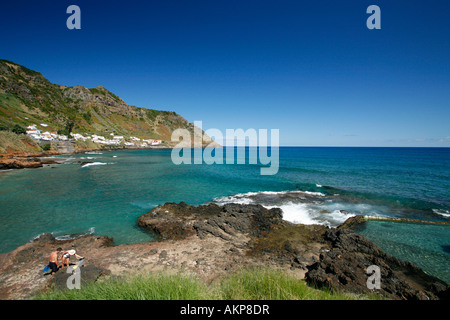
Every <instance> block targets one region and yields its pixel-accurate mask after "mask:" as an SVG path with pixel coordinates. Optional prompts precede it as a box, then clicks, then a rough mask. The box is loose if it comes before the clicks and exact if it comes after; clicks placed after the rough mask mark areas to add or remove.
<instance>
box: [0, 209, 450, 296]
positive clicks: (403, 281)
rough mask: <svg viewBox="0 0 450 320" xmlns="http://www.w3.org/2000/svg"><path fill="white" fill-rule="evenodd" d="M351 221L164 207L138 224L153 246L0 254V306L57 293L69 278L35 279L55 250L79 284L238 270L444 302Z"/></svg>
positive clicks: (84, 244) (82, 242) (109, 243)
mask: <svg viewBox="0 0 450 320" xmlns="http://www.w3.org/2000/svg"><path fill="white" fill-rule="evenodd" d="M351 219H352V220H351V221H347V223H345V224H343V225H341V226H340V227H338V228H333V229H330V228H327V227H325V226H321V225H301V224H292V223H289V222H286V221H284V220H283V219H282V211H281V209H278V208H272V209H270V210H269V209H266V208H264V207H262V206H261V205H241V204H227V205H224V206H218V205H215V204H208V205H202V206H192V205H188V204H186V203H184V202H181V203H178V204H177V203H166V204H165V205H162V206H158V207H156V208H155V209H153V210H151V211H150V212H148V213H146V214H144V215H142V216H141V217H139V219H138V221H137V224H138V226H140V227H142V228H144V229H145V230H148V231H149V232H152V233H153V234H154V235H155V236H156V237H157V240H156V241H151V242H147V243H140V244H129V245H120V246H114V245H113V240H112V239H111V238H108V237H98V236H82V235H81V236H80V235H76V236H73V237H72V238H73V239H71V240H57V239H55V238H53V236H52V235H50V234H46V235H42V236H41V237H40V238H38V239H36V240H34V241H33V242H30V243H27V244H25V245H23V246H20V247H18V248H17V249H16V250H14V251H12V252H10V253H6V254H1V255H0V292H1V298H2V299H23V298H29V297H31V296H32V295H33V294H35V293H36V292H39V291H40V290H43V289H45V288H47V287H49V286H57V287H60V288H64V284H65V281H66V279H67V277H68V275H67V274H66V273H65V270H64V269H62V270H61V271H58V272H57V274H56V275H55V276H44V275H43V274H42V269H43V267H44V266H45V265H46V264H47V263H48V256H49V254H50V252H51V251H53V250H55V249H56V248H57V247H62V248H63V249H64V250H67V249H70V248H76V249H77V251H78V252H79V254H80V255H82V256H83V257H85V258H86V262H85V263H84V265H83V267H81V274H82V277H83V274H85V275H86V277H84V278H83V280H82V281H96V280H97V279H98V278H100V277H108V276H109V275H114V276H121V275H126V274H129V273H134V272H136V271H137V270H139V272H160V271H172V272H180V271H187V272H191V273H194V274H196V275H197V276H198V277H199V278H201V279H204V280H206V281H208V282H209V281H214V280H215V279H218V278H220V277H221V276H224V275H226V274H228V273H230V272H235V271H237V270H239V269H241V268H252V267H268V268H272V269H275V270H279V272H283V273H289V274H291V275H293V276H295V277H297V278H298V279H303V278H305V279H306V281H307V282H308V283H311V284H314V285H316V286H319V287H326V288H332V289H335V290H339V291H346V292H353V293H363V294H367V293H372V292H375V293H379V294H381V295H384V296H386V297H387V298H389V299H424V300H425V299H446V298H448V292H449V289H448V286H447V285H446V284H445V283H443V282H442V281H440V280H438V279H436V278H433V277H431V276H428V275H426V274H425V273H424V272H422V270H420V269H419V268H418V267H416V266H414V265H412V264H410V263H406V262H403V261H400V260H398V259H396V258H394V257H392V256H390V255H387V254H385V253H383V252H382V251H381V250H380V248H379V247H378V246H376V245H375V244H374V243H372V242H370V241H368V240H367V239H365V238H364V237H363V236H361V235H359V234H356V233H355V232H354V231H353V230H352V229H350V228H349V226H351V227H353V226H355V225H358V224H359V223H362V222H363V219H359V220H358V218H351ZM73 262H76V261H73ZM371 265H377V266H379V268H380V269H381V289H380V290H376V291H371V290H369V289H368V288H367V285H366V282H367V278H368V276H369V275H368V274H367V268H368V267H369V266H371Z"/></svg>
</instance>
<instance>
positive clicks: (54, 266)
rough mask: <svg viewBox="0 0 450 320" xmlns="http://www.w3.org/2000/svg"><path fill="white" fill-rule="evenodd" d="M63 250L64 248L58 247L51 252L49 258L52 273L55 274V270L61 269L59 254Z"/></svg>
mask: <svg viewBox="0 0 450 320" xmlns="http://www.w3.org/2000/svg"><path fill="white" fill-rule="evenodd" d="M61 251H62V249H61V248H58V249H56V251H53V252H52V253H50V259H49V263H48V266H49V267H50V269H51V270H52V274H55V272H56V271H58V269H59V265H58V254H59V253H60V252H61Z"/></svg>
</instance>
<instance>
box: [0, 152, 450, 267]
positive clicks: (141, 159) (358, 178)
mask: <svg viewBox="0 0 450 320" xmlns="http://www.w3.org/2000/svg"><path fill="white" fill-rule="evenodd" d="M170 155H171V150H156V149H153V150H120V151H110V152H104V153H103V154H80V155H71V156H67V157H59V158H64V159H67V161H65V162H64V163H63V164H61V165H52V166H48V167H45V168H40V169H25V170H15V171H8V172H2V173H0V217H1V221H2V223H1V224H0V252H8V251H11V250H13V249H14V248H16V247H17V246H19V245H21V244H23V243H26V242H28V241H30V240H32V239H33V238H34V237H36V236H38V235H39V234H41V233H43V232H52V233H53V234H54V235H55V236H57V237H63V236H66V235H69V234H74V233H94V234H97V235H108V236H111V237H113V238H114V242H115V243H116V244H123V243H138V242H143V241H148V240H152V239H151V236H150V235H149V234H147V233H145V232H143V231H142V230H140V229H139V228H138V227H136V219H137V217H139V216H140V215H141V214H143V213H145V212H148V211H149V210H151V209H152V208H153V207H155V206H156V205H159V204H163V203H165V202H168V201H171V202H180V201H185V202H186V203H190V204H202V203H206V202H210V201H214V202H217V203H226V202H241V203H261V204H263V205H265V206H267V207H272V206H278V207H281V208H282V209H283V212H284V218H285V219H286V220H289V221H292V222H296V223H321V224H325V225H329V226H336V225H338V224H339V223H342V222H343V221H345V219H347V218H348V217H350V216H352V215H354V214H364V215H376V216H391V217H407V218H414V219H422V220H438V221H450V149H446V148H325V147H324V148H322V147H317V148H313V147H311V148H308V147H304V148H303V147H299V148H294V147H293V148H288V147H286V148H280V168H279V172H278V174H276V175H273V176H261V175H260V168H261V166H260V165H250V164H242V165H237V164H236V165H231V164H230V165H206V164H201V165H194V164H193V165H183V164H182V165H178V166H176V165H174V164H173V163H172V162H171V157H170ZM88 157H89V159H88ZM83 161H90V162H98V163H100V164H99V165H92V166H87V167H82V166H81V162H83ZM247 163H248V162H247ZM305 191H307V193H305ZM421 227H422V225H420V228H421ZM404 228H406V230H404ZM414 228H416V227H414ZM423 228H426V226H425V227H423ZM443 228H444V229H443V231H442V232H440V233H439V234H438V235H437V236H433V235H432V234H428V233H426V235H425V236H424V237H425V238H424V239H427V237H429V238H430V239H431V238H433V239H431V240H432V241H437V242H438V244H439V246H440V247H439V246H434V245H433V248H434V249H436V250H434V249H433V250H432V251H433V252H434V253H433V254H432V255H431V258H423V256H421V258H420V259H428V260H430V261H431V260H433V259H437V260H436V261H439V263H438V265H439V266H440V268H441V269H442V268H445V269H449V263H448V257H449V253H448V250H447V252H446V251H445V248H448V245H450V240H449V237H448V231H446V230H448V227H443ZM367 230H368V231H367V232H369V231H370V230H369V229H367ZM383 230H384V229H383ZM394 230H399V232H398V233H397V234H393V235H391V233H389V232H387V231H386V232H384V233H383V235H384V236H385V238H386V239H388V238H390V237H393V236H394V235H395V236H398V237H400V238H402V237H405V238H411V239H412V240H413V238H414V237H411V233H408V232H407V231H408V230H413V229H412V228H411V229H410V228H409V227H408V225H404V226H399V225H398V224H396V225H395V227H394ZM414 230H418V229H414ZM423 230H425V229H423ZM414 232H416V231H414ZM368 237H370V235H369V234H368ZM382 238H383V237H382ZM374 240H375V241H376V242H380V241H381V240H378V239H374ZM392 241H398V239H397V238H392ZM431 243H432V242H429V241H427V240H423V241H422V240H421V241H420V243H417V244H416V245H417V246H418V247H421V248H422V247H423V248H425V249H430V248H429V246H431ZM446 246H447V247H446ZM439 248H440V249H439ZM405 251H407V249H405ZM436 253H439V257H438V256H437V255H436ZM442 257H444V258H442ZM409 259H416V258H414V257H413V256H411V257H410V258H409ZM412 262H414V261H412ZM416 264H418V263H417V262H416ZM441 269H440V270H441Z"/></svg>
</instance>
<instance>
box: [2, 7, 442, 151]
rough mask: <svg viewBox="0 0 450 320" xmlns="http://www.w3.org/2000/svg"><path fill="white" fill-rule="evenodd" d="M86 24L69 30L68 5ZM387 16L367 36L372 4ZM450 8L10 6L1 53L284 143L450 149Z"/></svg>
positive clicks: (63, 78) (55, 76)
mask: <svg viewBox="0 0 450 320" xmlns="http://www.w3.org/2000/svg"><path fill="white" fill-rule="evenodd" d="M72 4H75V5H78V6H79V7H80V9H81V30H69V29H67V27H66V20H67V18H68V17H69V16H70V15H69V14H67V13H66V9H67V7H68V6H69V5H72ZM372 4H376V5H378V6H379V7H380V9H381V29H380V30H369V29H368V28H367V27H366V20H367V18H368V17H369V14H367V13H366V9H367V7H368V6H369V5H372ZM449 9H450V3H448V2H444V1H437V0H434V1H426V2H425V1H420V2H413V3H411V2H407V1H396V2H395V3H392V1H386V0H377V1H375V2H373V1H365V0H364V1H358V2H355V1H350V0H342V1H339V2H331V1H323V0H319V1H316V2H314V3H310V2H306V1H280V2H276V3H275V2H273V1H232V0H229V1H214V2H211V1H189V2H183V1H165V2H157V1H145V2H137V1H136V2H131V3H110V2H106V1H96V2H95V3H92V2H91V1H87V0H77V1H74V2H69V1H58V2H55V3H48V2H39V1H29V0H27V1H22V2H20V3H5V4H3V10H2V11H1V12H0V26H1V27H2V30H4V34H3V44H2V46H1V54H0V55H1V56H0V59H6V60H10V61H13V62H15V63H18V64H21V65H24V66H25V67H27V68H30V69H33V70H36V71H38V72H41V73H42V74H43V75H44V76H45V77H46V78H47V79H48V80H49V81H51V82H52V83H57V84H60V85H65V86H75V85H82V86H85V87H88V88H92V87H95V86H103V87H105V88H107V89H108V90H110V91H111V92H113V93H114V94H116V95H118V96H119V97H121V98H122V99H123V100H124V101H125V102H126V103H128V104H130V105H134V106H138V107H146V108H153V109H158V110H168V111H175V112H177V113H178V114H180V115H181V116H183V117H185V118H186V119H187V120H188V121H189V122H194V121H197V120H201V121H202V122H203V129H204V130H206V129H209V128H217V129H219V130H221V131H225V129H238V128H241V129H244V130H246V129H250V128H254V129H256V130H258V129H268V130H270V129H279V130H280V146H285V147H289V146H292V147H450V126H449V125H448V119H450V103H449V102H450V72H449V71H450V68H449V67H450V63H449V55H448V52H450V43H449V40H448V34H449V31H450V22H449V20H448V18H447V15H448V12H449Z"/></svg>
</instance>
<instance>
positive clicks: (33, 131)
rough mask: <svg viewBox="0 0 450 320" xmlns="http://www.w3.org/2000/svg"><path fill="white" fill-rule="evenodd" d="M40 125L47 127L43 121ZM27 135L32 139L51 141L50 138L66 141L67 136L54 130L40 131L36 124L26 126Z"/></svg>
mask: <svg viewBox="0 0 450 320" xmlns="http://www.w3.org/2000/svg"><path fill="white" fill-rule="evenodd" d="M41 126H43V127H47V126H48V125H46V124H45V123H42V124H41ZM27 135H29V136H30V137H31V138H33V139H34V140H44V141H52V140H62V141H67V140H69V138H68V137H67V136H65V135H63V134H58V133H56V132H48V131H45V132H41V130H39V129H37V128H36V125H35V124H34V125H31V126H28V127H27Z"/></svg>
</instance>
